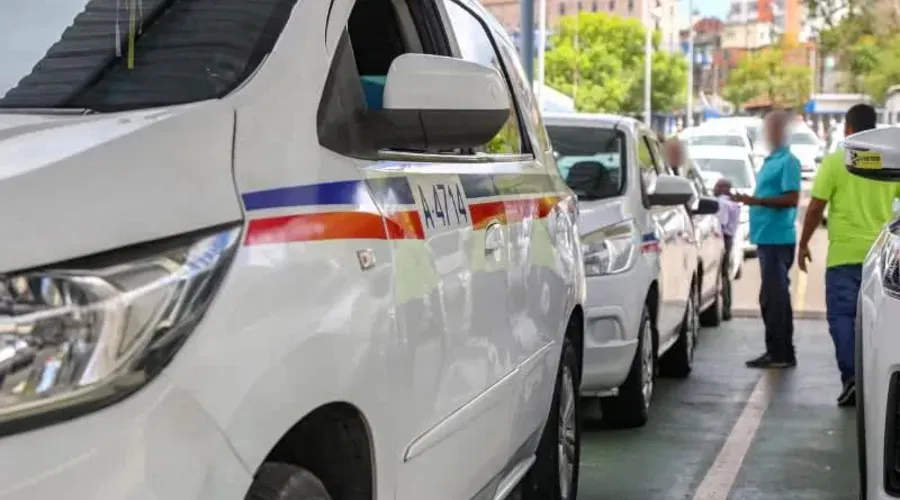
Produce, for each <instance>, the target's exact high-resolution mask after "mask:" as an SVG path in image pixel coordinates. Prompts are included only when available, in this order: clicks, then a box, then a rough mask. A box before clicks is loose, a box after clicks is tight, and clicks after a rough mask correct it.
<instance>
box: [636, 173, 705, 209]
mask: <svg viewBox="0 0 900 500" xmlns="http://www.w3.org/2000/svg"><path fill="white" fill-rule="evenodd" d="M694 197H695V194H694V185H693V184H692V183H691V181H689V180H687V179H684V178H682V177H678V176H676V175H660V176H659V177H658V178H657V179H656V183H655V185H654V186H653V187H652V188H651V189H650V192H649V193H647V200H648V201H649V202H650V205H651V206H664V207H669V206H676V205H686V204H688V203H691V201H692V200H693V199H694Z"/></svg>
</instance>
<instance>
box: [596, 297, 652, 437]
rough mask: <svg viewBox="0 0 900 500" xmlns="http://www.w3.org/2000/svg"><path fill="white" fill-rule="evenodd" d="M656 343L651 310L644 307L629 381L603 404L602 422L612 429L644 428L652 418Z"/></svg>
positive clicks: (603, 401) (603, 400)
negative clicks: (651, 401)
mask: <svg viewBox="0 0 900 500" xmlns="http://www.w3.org/2000/svg"><path fill="white" fill-rule="evenodd" d="M655 345H656V342H655V341H654V328H653V320H652V319H651V318H650V309H649V308H648V307H647V306H646V305H644V310H643V312H642V313H641V324H640V327H639V330H638V344H637V350H636V351H635V353H634V358H633V359H632V361H631V369H630V370H629V371H628V377H627V378H626V379H625V382H624V383H623V384H622V385H621V386H620V387H619V393H618V394H616V395H615V396H612V397H608V398H603V399H601V400H600V403H601V405H603V406H602V407H603V420H604V421H605V422H606V423H607V424H609V425H611V426H613V427H622V428H625V427H641V426H643V425H644V424H646V423H647V419H649V418H650V400H651V398H652V397H653V379H654V377H655V376H656V349H655Z"/></svg>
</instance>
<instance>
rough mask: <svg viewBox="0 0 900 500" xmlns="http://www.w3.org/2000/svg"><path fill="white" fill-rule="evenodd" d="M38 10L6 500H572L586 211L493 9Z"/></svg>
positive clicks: (235, 6) (18, 156) (4, 406)
mask: <svg viewBox="0 0 900 500" xmlns="http://www.w3.org/2000/svg"><path fill="white" fill-rule="evenodd" d="M53 7H54V8H53V9H49V10H48V9H47V8H46V7H45V6H44V5H43V4H40V3H27V2H26V3H23V4H21V5H20V7H18V8H17V9H14V10H12V11H10V10H8V9H7V10H5V11H4V15H3V16H2V19H0V27H8V26H15V27H16V28H17V29H12V30H7V29H2V28H0V41H2V43H0V60H3V65H2V66H0V217H2V220H3V234H4V237H3V244H2V245H0V334H2V336H3V339H4V345H5V346H6V348H12V349H15V350H16V351H17V352H18V350H19V348H22V349H31V350H30V351H28V353H31V354H28V353H25V354H22V355H16V352H12V353H9V352H7V353H5V354H4V356H3V360H4V361H3V365H2V367H3V370H4V372H3V380H2V385H0V439H2V441H0V443H2V444H0V462H2V463H3V467H2V468H0V485H2V486H0V499H3V500H6V499H10V500H12V499H16V500H19V499H21V500H26V499H27V500H43V499H51V498H67V499H70V500H106V499H108V500H128V499H134V500H137V499H142V500H144V499H167V500H170V499H171V500H175V499H179V500H187V499H191V500H197V499H209V500H213V499H215V500H228V499H233V500H240V499H244V498H247V499H254V500H255V499H274V498H281V499H292V500H312V499H316V500H320V499H329V498H335V499H382V500H387V499H391V500H394V499H396V500H421V499H426V498H427V499H429V500H460V499H484V498H487V499H502V498H506V497H508V496H510V495H516V496H517V497H519V498H524V499H534V500H537V499H540V500H544V499H553V500H562V499H574V498H575V497H576V488H577V484H578V467H579V429H580V428H579V421H578V418H577V416H578V408H579V402H578V398H577V397H576V396H577V387H578V385H579V383H580V363H581V345H582V334H583V324H584V320H583V309H582V307H583V306H582V302H583V299H584V293H585V292H584V277H583V262H582V257H581V254H580V243H579V241H578V229H577V219H576V206H575V203H574V200H573V194H572V193H571V191H570V190H569V189H568V188H567V187H566V185H565V183H564V182H563V180H562V179H561V178H560V176H559V173H558V171H557V169H556V165H555V162H554V160H553V157H552V154H551V152H550V147H549V144H548V140H547V136H546V132H545V130H544V127H543V125H542V122H541V115H540V111H539V106H538V103H537V102H536V100H535V98H534V96H533V94H532V92H531V90H530V88H529V85H528V82H527V81H526V80H525V78H524V73H523V71H522V69H521V67H520V65H519V62H518V59H517V54H516V48H515V46H514V45H513V44H512V43H511V41H510V40H509V39H508V38H507V36H506V35H505V33H504V30H503V28H502V27H501V26H500V25H499V24H498V23H497V22H496V21H495V20H493V19H492V18H491V17H490V16H489V15H488V14H487V13H486V11H485V10H484V9H483V8H482V7H481V6H479V5H478V3H477V2H474V1H472V0H424V1H415V2H413V1H409V2H407V1H404V0H367V1H361V0H356V1H354V0H330V1H322V2H314V1H298V0H257V1H253V2H247V1H245V0H196V1H191V2H170V1H162V0H142V1H137V2H118V3H117V2H109V1H101V0H90V1H85V0H62V1H59V2H54V6H53ZM23 342H24V344H25V345H24V346H23ZM7 350H9V349H7Z"/></svg>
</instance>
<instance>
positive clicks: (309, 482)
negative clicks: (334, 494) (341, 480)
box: [244, 462, 331, 500]
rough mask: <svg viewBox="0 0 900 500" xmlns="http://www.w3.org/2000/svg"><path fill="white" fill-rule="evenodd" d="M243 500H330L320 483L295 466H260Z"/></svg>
mask: <svg viewBox="0 0 900 500" xmlns="http://www.w3.org/2000/svg"><path fill="white" fill-rule="evenodd" d="M244 500H331V496H329V495H328V491H327V490H325V486H323V485H322V482H321V481H319V479H318V478H317V477H316V476H314V475H313V474H312V473H311V472H309V471H308V470H306V469H303V468H300V467H297V466H296V465H291V464H283V463H276V462H267V463H264V464H262V466H261V467H260V468H259V472H257V473H256V477H255V478H254V479H253V484H251V485H250V491H248V492H247V496H246V497H244Z"/></svg>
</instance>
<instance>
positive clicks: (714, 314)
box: [700, 272, 725, 327]
mask: <svg viewBox="0 0 900 500" xmlns="http://www.w3.org/2000/svg"><path fill="white" fill-rule="evenodd" d="M723 274H724V273H722V272H718V273H716V298H715V300H713V303H712V304H711V305H710V306H709V307H707V308H706V310H705V311H703V312H701V313H700V326H707V327H715V326H719V325H721V324H722V317H723V316H724V309H723V306H724V300H723V297H722V293H723V291H724V290H725V287H724V283H723V282H722V281H723V278H724V276H723Z"/></svg>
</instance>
